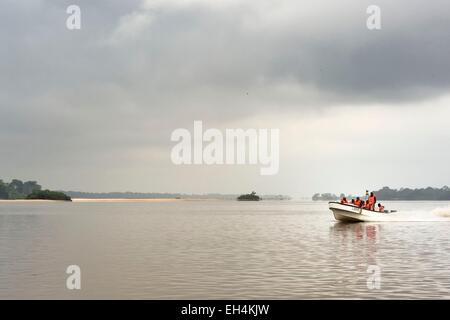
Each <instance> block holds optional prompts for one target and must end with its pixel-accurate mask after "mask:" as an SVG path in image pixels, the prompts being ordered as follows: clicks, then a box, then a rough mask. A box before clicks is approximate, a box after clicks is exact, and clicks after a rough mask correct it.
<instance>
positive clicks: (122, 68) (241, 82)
mask: <svg viewBox="0 0 450 320" xmlns="http://www.w3.org/2000/svg"><path fill="white" fill-rule="evenodd" d="M71 4H76V5H78V6H79V7H80V8H81V30H68V29H67V28H66V19H67V17H68V14H67V13H66V8H67V7H68V6H69V5H71ZM371 4H375V5H378V6H379V7H380V8H381V25H382V29H381V30H368V29H367V27H366V20H367V17H368V14H367V13H366V9H367V7H368V6H369V5H371ZM449 12H450V2H449V1H448V0H431V1H423V0H397V1H391V0H390V1H388V0H377V1H365V0H341V1H331V0H329V1H323V0H316V1H299V0H289V1H288V0H221V1H219V0H214V1H213V0H146V1H138V0H132V1H122V0H108V1H106V0H105V1H75V0H72V1H60V0H58V1H57V0H53V1H52V0H48V1H37V0H29V1H14V0H3V1H1V3H0V37H1V45H0V88H1V89H0V150H1V151H0V152H1V154H0V178H3V179H4V180H10V179H11V178H19V179H23V180H38V181H39V182H40V183H41V184H42V185H44V186H45V187H49V188H53V189H63V190H82V191H142V192H186V193H207V192H222V193H242V192H246V191H251V190H256V191H258V192H259V193H277V194H279V193H282V194H290V195H293V196H309V195H311V194H312V193H315V192H336V193H339V192H345V193H358V192H362V191H364V190H365V189H366V188H368V189H378V188H381V187H383V186H391V187H403V186H408V187H426V186H435V187H441V186H443V185H449V184H450V165H449V163H450V147H449V141H450V92H449V88H450V19H449ZM194 120H202V121H203V125H204V126H205V127H206V128H218V129H220V130H225V129H226V128H244V129H245V128H279V129H280V170H279V173H278V174H277V175H273V176H261V175H260V171H259V168H260V166H259V165H244V166H242V165H241V166H217V165H216V166H202V165H200V166H199V165H197V166H186V165H185V166H176V165H174V164H173V163H172V162H171V159H170V152H171V149H172V147H173V146H174V143H173V142H171V141H170V135H171V133H172V131H173V130H175V129H176V128H180V127H183V128H187V129H189V130H192V127H193V121H194Z"/></svg>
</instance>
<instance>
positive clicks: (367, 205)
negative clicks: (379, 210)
mask: <svg viewBox="0 0 450 320" xmlns="http://www.w3.org/2000/svg"><path fill="white" fill-rule="evenodd" d="M364 209H366V210H371V209H372V204H371V203H370V202H369V200H367V201H366V202H365V204H364Z"/></svg>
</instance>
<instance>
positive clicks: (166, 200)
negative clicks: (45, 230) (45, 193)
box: [0, 198, 183, 203]
mask: <svg viewBox="0 0 450 320" xmlns="http://www.w3.org/2000/svg"><path fill="white" fill-rule="evenodd" d="M181 200H183V199H166V198H161V199H119V198H117V199H84V198H75V199H72V202H96V203H101V202H107V203H113V202H175V201H181ZM40 202H66V201H62V200H42V199H15V200H12V199H0V203H40Z"/></svg>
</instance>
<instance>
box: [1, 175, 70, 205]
mask: <svg viewBox="0 0 450 320" xmlns="http://www.w3.org/2000/svg"><path fill="white" fill-rule="evenodd" d="M0 199H4V200H5V199H6V200H20V199H39V200H64V201H71V199H70V197H69V196H67V195H66V194H64V193H63V192H59V191H50V190H42V187H41V186H40V185H39V184H38V183H37V182H36V181H25V182H23V181H21V180H18V179H13V180H11V182H4V181H3V180H1V179H0Z"/></svg>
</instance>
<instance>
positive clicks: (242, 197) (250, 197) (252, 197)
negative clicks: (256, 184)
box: [237, 191, 261, 201]
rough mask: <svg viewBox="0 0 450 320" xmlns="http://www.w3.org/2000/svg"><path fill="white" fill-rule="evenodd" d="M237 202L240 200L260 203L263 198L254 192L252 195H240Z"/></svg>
mask: <svg viewBox="0 0 450 320" xmlns="http://www.w3.org/2000/svg"><path fill="white" fill-rule="evenodd" d="M237 200H239V201H259V200H261V197H260V196H258V195H256V192H255V191H253V192H252V193H249V194H243V195H240V196H239V197H237Z"/></svg>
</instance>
